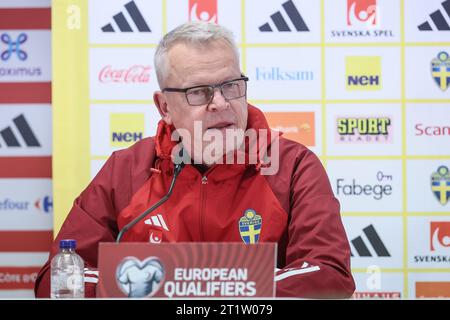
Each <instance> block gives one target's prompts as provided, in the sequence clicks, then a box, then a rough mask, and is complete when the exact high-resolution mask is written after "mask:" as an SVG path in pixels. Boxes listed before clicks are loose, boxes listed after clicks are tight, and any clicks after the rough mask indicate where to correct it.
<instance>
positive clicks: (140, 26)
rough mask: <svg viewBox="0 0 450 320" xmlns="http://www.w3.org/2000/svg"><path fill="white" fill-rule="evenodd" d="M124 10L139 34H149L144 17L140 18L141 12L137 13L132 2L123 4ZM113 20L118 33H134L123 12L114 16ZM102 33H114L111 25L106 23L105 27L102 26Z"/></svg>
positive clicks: (136, 8)
mask: <svg viewBox="0 0 450 320" xmlns="http://www.w3.org/2000/svg"><path fill="white" fill-rule="evenodd" d="M125 9H126V12H127V13H128V14H129V16H130V18H131V20H132V21H133V22H134V25H135V27H136V28H137V30H138V31H139V32H151V30H150V27H149V26H148V24H147V22H145V19H144V17H143V16H142V14H141V12H140V11H139V9H138V7H137V5H136V3H135V2H134V1H130V2H128V3H127V4H125ZM113 19H114V22H115V23H116V24H117V26H118V27H119V31H120V32H134V31H133V29H132V28H131V26H130V24H129V23H128V20H127V18H126V16H125V15H124V13H123V12H119V13H118V14H116V15H114V16H113ZM102 31H103V32H116V30H115V29H114V27H113V25H112V24H111V23H108V24H107V25H105V26H103V27H102Z"/></svg>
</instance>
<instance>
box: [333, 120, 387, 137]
mask: <svg viewBox="0 0 450 320" xmlns="http://www.w3.org/2000/svg"><path fill="white" fill-rule="evenodd" d="M391 124H392V120H391V117H373V118H370V117H367V118H356V117H355V118H352V117H338V118H337V119H336V128H337V130H336V133H337V134H336V135H335V138H336V139H335V140H336V143H391V142H392V140H393V139H392V130H391Z"/></svg>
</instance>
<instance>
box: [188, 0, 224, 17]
mask: <svg viewBox="0 0 450 320" xmlns="http://www.w3.org/2000/svg"><path fill="white" fill-rule="evenodd" d="M189 21H205V22H214V23H218V18H217V0H189Z"/></svg>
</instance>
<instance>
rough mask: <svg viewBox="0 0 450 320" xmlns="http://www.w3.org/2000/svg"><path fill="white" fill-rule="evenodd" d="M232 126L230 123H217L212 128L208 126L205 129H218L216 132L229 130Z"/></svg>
mask: <svg viewBox="0 0 450 320" xmlns="http://www.w3.org/2000/svg"><path fill="white" fill-rule="evenodd" d="M233 126H234V123H232V122H219V123H216V124H214V125H212V126H209V127H208V128H207V130H210V129H218V130H222V129H231V128H232V127H233Z"/></svg>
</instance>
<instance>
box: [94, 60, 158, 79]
mask: <svg viewBox="0 0 450 320" xmlns="http://www.w3.org/2000/svg"><path fill="white" fill-rule="evenodd" d="M151 70H152V68H151V66H144V65H140V64H135V65H133V66H130V67H129V68H128V69H114V68H113V67H111V65H107V66H105V67H103V68H102V69H101V70H100V73H99V75H98V80H99V81H100V82H101V83H148V82H149V81H150V71H151Z"/></svg>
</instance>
